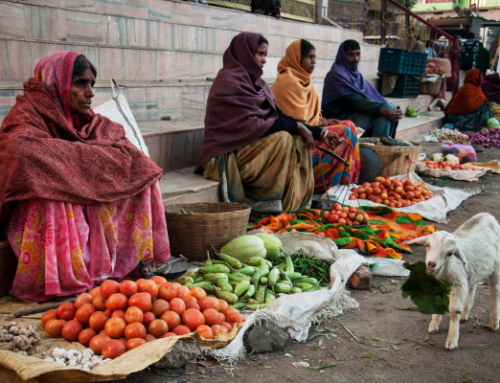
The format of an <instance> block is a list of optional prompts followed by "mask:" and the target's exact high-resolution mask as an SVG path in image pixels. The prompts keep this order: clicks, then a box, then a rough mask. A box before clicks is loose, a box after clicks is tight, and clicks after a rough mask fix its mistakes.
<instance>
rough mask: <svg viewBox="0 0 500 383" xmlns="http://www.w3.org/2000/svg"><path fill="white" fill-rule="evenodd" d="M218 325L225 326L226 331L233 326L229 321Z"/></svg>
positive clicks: (229, 330) (230, 329) (231, 329)
mask: <svg viewBox="0 0 500 383" xmlns="http://www.w3.org/2000/svg"><path fill="white" fill-rule="evenodd" d="M220 325H221V326H224V327H225V328H227V331H228V332H231V331H233V326H232V325H231V324H230V323H227V322H222V323H221V324H220Z"/></svg>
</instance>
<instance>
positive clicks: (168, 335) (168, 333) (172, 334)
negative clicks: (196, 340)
mask: <svg viewBox="0 0 500 383" xmlns="http://www.w3.org/2000/svg"><path fill="white" fill-rule="evenodd" d="M171 336H177V334H175V333H173V332H166V333H165V334H163V335H162V336H161V337H162V338H170V337H171Z"/></svg>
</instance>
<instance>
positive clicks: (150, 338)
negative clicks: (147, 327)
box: [144, 334, 156, 342]
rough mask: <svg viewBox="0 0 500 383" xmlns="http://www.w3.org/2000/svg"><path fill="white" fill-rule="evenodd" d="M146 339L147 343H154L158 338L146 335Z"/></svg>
mask: <svg viewBox="0 0 500 383" xmlns="http://www.w3.org/2000/svg"><path fill="white" fill-rule="evenodd" d="M144 339H145V340H146V342H152V341H154V340H156V337H155V336H154V335H151V334H146V337H145V338H144Z"/></svg>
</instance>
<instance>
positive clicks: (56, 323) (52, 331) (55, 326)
mask: <svg viewBox="0 0 500 383" xmlns="http://www.w3.org/2000/svg"><path fill="white" fill-rule="evenodd" d="M65 324H66V321H65V320H64V319H51V320H49V321H47V323H45V331H46V332H47V334H49V335H50V336H54V337H55V336H61V335H62V329H63V327H64V325H65Z"/></svg>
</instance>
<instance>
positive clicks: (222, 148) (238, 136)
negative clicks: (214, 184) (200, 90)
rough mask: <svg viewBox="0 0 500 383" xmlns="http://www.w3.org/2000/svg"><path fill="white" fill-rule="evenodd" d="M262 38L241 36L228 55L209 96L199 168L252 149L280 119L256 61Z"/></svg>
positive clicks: (234, 40) (249, 34) (234, 39)
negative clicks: (236, 152) (216, 159)
mask: <svg viewBox="0 0 500 383" xmlns="http://www.w3.org/2000/svg"><path fill="white" fill-rule="evenodd" d="M259 38H260V35H259V34H257V33H241V34H239V35H237V36H235V37H234V38H233V40H232V41H231V44H230V45H229V48H227V49H226V51H225V52H224V57H223V68H222V69H221V70H220V71H219V73H218V74H217V77H216V79H215V81H214V83H213V85H212V88H211V89H210V93H209V95H208V102H207V112H206V116H205V136H204V137H203V142H202V147H201V152H200V156H199V157H198V163H197V165H196V167H197V168H199V167H201V166H202V165H203V164H204V163H206V162H207V161H209V160H211V159H212V158H215V157H218V156H220V155H222V154H226V153H230V152H232V151H235V150H238V149H241V148H244V147H245V146H247V145H250V144H251V143H252V142H254V141H255V140H256V139H258V138H259V137H261V136H262V135H263V134H264V133H265V132H266V131H267V130H268V129H269V128H270V127H271V125H272V124H273V123H274V121H275V120H276V119H277V118H278V112H277V110H276V99H275V98H274V96H273V93H272V91H271V88H270V87H269V85H267V83H266V82H265V81H264V80H262V79H261V77H262V74H263V72H262V69H261V67H260V66H259V65H258V64H257V61H256V60H255V54H256V53H257V46H258V42H259Z"/></svg>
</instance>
